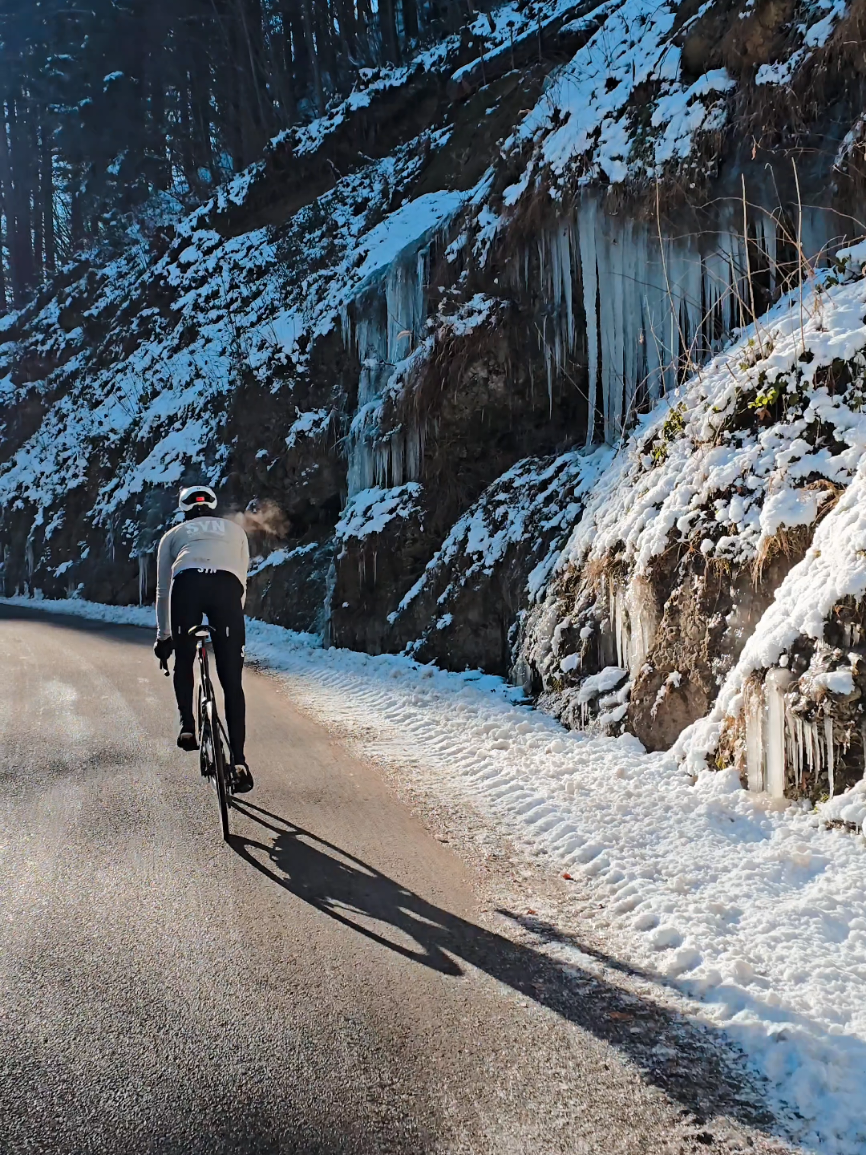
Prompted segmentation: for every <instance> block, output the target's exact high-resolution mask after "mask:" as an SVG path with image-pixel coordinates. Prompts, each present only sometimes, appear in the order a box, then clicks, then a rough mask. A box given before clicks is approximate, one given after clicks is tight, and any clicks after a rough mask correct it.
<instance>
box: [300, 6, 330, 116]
mask: <svg viewBox="0 0 866 1155" xmlns="http://www.w3.org/2000/svg"><path fill="white" fill-rule="evenodd" d="M301 13H302V15H303V20H304V40H305V42H306V45H307V56H308V57H309V60H310V72H311V73H312V76H313V95H314V98H315V103H316V112H318V114H319V116H324V113H325V91H324V89H323V88H322V74H321V72H320V71H319V57H318V53H317V51H316V41H315V38H314V36H313V19H312V16H311V15H310V0H301Z"/></svg>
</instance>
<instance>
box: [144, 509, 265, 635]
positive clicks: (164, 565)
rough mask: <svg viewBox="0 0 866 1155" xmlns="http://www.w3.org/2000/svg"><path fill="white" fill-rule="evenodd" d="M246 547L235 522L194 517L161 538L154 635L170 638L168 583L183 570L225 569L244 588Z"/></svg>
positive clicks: (247, 563)
mask: <svg viewBox="0 0 866 1155" xmlns="http://www.w3.org/2000/svg"><path fill="white" fill-rule="evenodd" d="M249 564H250V547H249V543H248V541H247V535H246V534H245V533H244V531H243V529H242V528H241V527H240V526H239V525H238V523H237V522H236V521H228V520H227V519H226V518H224V517H195V518H193V519H192V520H191V521H185V522H183V523H182V524H181V525H176V526H175V527H174V529H170V530H169V531H168V533H166V534H164V535H163V538H162V540H161V541H160V543H159V553H158V554H157V557H156V636H157V637H158V638H168V637H170V636H171V583H172V582H173V581H174V579H175V578H176V577H177V575H178V574H179V573H181V572H182V571H183V570H185V569H200V570H225V571H226V572H228V573H233V574H234V575H235V577H236V578H237V579H238V581H239V582H240V583H241V585H242V586H243V587H244V597H246V588H247V570H248V569H249Z"/></svg>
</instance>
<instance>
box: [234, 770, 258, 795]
mask: <svg viewBox="0 0 866 1155" xmlns="http://www.w3.org/2000/svg"><path fill="white" fill-rule="evenodd" d="M254 785H255V783H254V782H253V776H252V774H250V768H249V766H247V764H246V762H235V781H234V792H235V794H248V793H249V792H250V790H252V788H253V786H254Z"/></svg>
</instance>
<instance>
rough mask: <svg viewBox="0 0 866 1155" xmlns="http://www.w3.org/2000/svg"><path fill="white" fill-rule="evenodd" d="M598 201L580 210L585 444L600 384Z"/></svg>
mask: <svg viewBox="0 0 866 1155" xmlns="http://www.w3.org/2000/svg"><path fill="white" fill-rule="evenodd" d="M595 215H596V214H595V200H594V199H590V198H587V199H585V200H584V201H582V202H581V205H580V208H579V209H578V218H577V219H578V234H579V237H580V270H581V280H582V282H583V311H584V314H585V315H586V361H587V379H588V389H587V395H588V397H587V416H586V444H587V447H589V446H590V445H592V442H593V440H594V438H595V408H596V388H597V385H598V257H597V254H596V243H595V230H596V220H595Z"/></svg>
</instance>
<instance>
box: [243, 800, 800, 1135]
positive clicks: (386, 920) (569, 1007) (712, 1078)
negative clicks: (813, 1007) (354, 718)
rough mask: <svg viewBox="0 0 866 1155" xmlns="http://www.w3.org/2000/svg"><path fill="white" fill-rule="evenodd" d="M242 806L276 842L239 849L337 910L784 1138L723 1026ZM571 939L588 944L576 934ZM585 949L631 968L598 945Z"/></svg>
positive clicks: (650, 1076)
mask: <svg viewBox="0 0 866 1155" xmlns="http://www.w3.org/2000/svg"><path fill="white" fill-rule="evenodd" d="M234 806H235V807H236V809H237V810H238V812H239V813H241V814H244V815H246V817H247V818H250V819H252V820H253V821H254V822H256V823H258V824H259V825H260V826H261V827H262V828H263V829H265V830H267V831H269V832H270V834H271V835H273V841H272V842H265V841H259V840H257V839H255V838H249V837H245V836H243V835H240V834H237V833H233V834H232V836H231V841H230V844H231V846H232V849H233V850H234V851H235V852H236V853H237V854H238V855H239V856H240V857H241V858H242V859H244V861H246V862H247V863H249V865H250V866H252V867H253V868H254V869H255V870H257V871H258V872H259V873H260V874H262V875H264V876H265V877H266V878H268V879H270V880H271V881H273V882H275V883H276V884H277V885H278V886H280V887H282V888H283V889H285V890H287V891H289V892H290V893H291V894H293V895H295V896H296V897H298V898H300V899H302V900H303V901H304V902H306V903H309V904H310V905H311V906H313V907H315V908H316V909H317V910H320V911H321V912H322V913H323V914H325V915H327V916H328V917H329V918H332V919H334V920H335V921H337V922H339V923H341V924H343V925H344V926H346V927H348V928H350V929H351V930H353V931H354V932H356V933H358V934H360V935H363V936H364V937H365V938H367V939H369V940H371V941H373V942H376V943H378V944H380V945H381V946H382V947H383V948H386V949H388V950H390V951H394V952H395V953H397V954H399V955H402V956H403V957H404V958H407V959H410V960H411V961H413V962H416V963H418V964H419V965H422V966H426V967H430V968H431V969H433V970H435V971H438V972H439V973H441V974H444V975H450V976H454V977H459V976H461V975H463V974H464V973H465V971H464V966H463V965H461V964H466V965H468V966H471V967H474V968H477V969H479V970H481V971H484V972H485V973H486V974H488V975H490V976H491V977H493V978H495V979H497V980H498V981H499V982H501V983H505V984H506V985H507V986H509V987H511V989H512V990H514V991H516V992H518V993H519V994H520V995H522V996H523V997H524V998H526V999H531V1000H532V1001H533V1002H535V1003H537V1004H539V1005H540V1006H543V1007H545V1008H547V1009H549V1010H551V1011H554V1012H555V1013H556V1014H558V1015H560V1016H561V1017H562V1018H564V1019H566V1020H567V1021H568V1022H570V1023H573V1024H575V1025H576V1026H578V1027H579V1028H581V1029H583V1030H585V1031H589V1032H591V1033H592V1034H593V1035H595V1036H596V1037H597V1038H599V1039H601V1040H603V1041H604V1042H606V1043H609V1044H610V1045H612V1046H613V1047H615V1048H616V1049H617V1050H619V1051H620V1052H622V1053H623V1054H624V1055H625V1056H627V1058H628V1059H629V1060H630V1061H631V1062H632V1063H633V1064H635V1066H637V1067H638V1069H639V1070H640V1072H641V1074H642V1076H643V1078H644V1079H645V1080H646V1081H647V1082H648V1083H651V1084H652V1085H654V1086H656V1087H659V1088H660V1089H661V1090H662V1091H664V1093H665V1094H666V1095H668V1096H669V1097H670V1098H672V1099H674V1100H676V1101H677V1102H678V1103H679V1104H680V1105H681V1107H682V1108H684V1109H685V1110H686V1111H687V1112H688V1113H689V1114H690V1115H692V1116H694V1119H695V1122H696V1123H697V1124H698V1125H703V1124H704V1123H706V1122H707V1121H708V1120H710V1119H711V1118H713V1117H714V1116H718V1115H722V1116H727V1117H728V1118H731V1119H736V1120H737V1121H738V1122H740V1123H742V1124H745V1125H746V1126H748V1127H752V1128H758V1129H760V1130H761V1131H763V1132H764V1133H766V1134H768V1135H774V1136H776V1137H780V1134H781V1133H780V1132H779V1131H778V1124H777V1122H776V1120H775V1118H774V1116H773V1114H772V1113H771V1111H769V1110H768V1108H767V1107H766V1106H765V1105H764V1103H763V1093H762V1090H761V1086H760V1080H759V1079H758V1077H757V1076H756V1075H755V1074H754V1073H752V1072H751V1071H750V1070H748V1068H747V1066H746V1062H745V1060H744V1058H743V1057H742V1056H741V1055H740V1054H739V1052H738V1051H737V1050H736V1048H735V1047H734V1046H733V1045H732V1044H731V1043H730V1041H729V1040H728V1039H727V1038H726V1037H725V1036H724V1035H723V1034H722V1033H721V1032H716V1031H713V1030H712V1029H711V1028H707V1027H705V1026H700V1025H698V1024H696V1023H693V1022H691V1021H690V1020H689V1019H688V1018H686V1017H685V1016H682V1015H679V1014H677V1013H676V1012H675V1011H673V1010H671V1009H669V1008H667V1007H664V1006H662V1005H660V1004H658V1003H655V1002H653V1001H652V1000H651V999H648V998H646V997H644V996H639V995H637V994H636V993H635V992H634V991H631V990H630V991H629V992H628V993H627V994H624V992H623V991H622V990H621V989H620V988H619V987H617V986H615V985H614V984H612V983H609V982H607V981H606V980H605V979H603V978H601V977H599V976H598V975H597V974H595V973H593V972H591V971H589V970H581V969H580V968H579V967H575V966H572V965H569V966H568V967H567V968H565V967H563V966H560V965H558V964H557V963H556V962H555V961H554V960H553V959H551V958H550V957H549V956H548V955H546V954H544V953H543V952H541V951H539V950H536V949H534V948H533V947H532V946H528V945H524V944H521V943H517V942H514V941H512V940H511V939H509V938H506V937H505V936H503V935H500V934H497V933H496V932H495V931H491V930H487V929H485V928H484V927H480V926H477V925H476V924H474V923H472V922H469V921H468V920H466V919H464V918H462V917H460V916H459V915H455V914H452V913H451V912H449V911H447V910H444V909H442V908H441V907H438V906H436V905H435V904H433V903H431V902H428V901H427V900H426V899H424V898H422V897H421V896H420V895H418V894H416V893H414V892H413V891H412V890H410V889H408V888H407V887H405V886H402V885H401V884H400V883H399V882H397V881H395V880H394V879H392V878H389V877H388V876H387V875H384V874H382V873H381V872H380V871H378V870H376V868H375V867H372V866H370V865H369V864H368V863H365V862H363V861H361V860H360V859H358V858H356V857H355V856H354V855H352V854H350V853H348V852H346V851H345V850H343V849H341V848H340V847H339V846H335V845H334V844H333V843H330V842H328V841H327V840H326V839H323V838H319V837H318V836H317V835H315V834H313V833H311V832H310V831H308V830H304V829H303V828H302V827H300V826H297V825H296V824H295V823H292V822H289V821H287V820H286V819H284V818H282V817H280V816H279V815H277V814H273V813H271V812H270V811H267V810H264V809H263V808H262V807H259V806H256V805H254V804H253V803H251V802H248V801H246V800H245V799H244V800H240V799H237V798H235V800H234ZM259 856H261V857H259ZM502 913H504V914H506V913H507V912H502ZM514 921H515V923H516V922H517V921H518V920H517V919H516V918H515V919H514ZM384 928H386V933H383V929H384ZM391 935H394V936H395V937H390V936H391ZM395 938H399V940H401V941H395ZM573 945H575V946H578V945H579V944H578V942H577V940H574V941H573ZM579 949H581V950H583V952H584V953H585V954H587V955H589V954H592V956H593V957H594V958H596V959H599V960H601V961H604V962H605V963H609V965H611V966H612V967H618V968H619V969H624V968H623V967H622V964H621V963H618V962H617V960H615V959H612V958H607V956H604V955H603V954H601V952H599V951H597V950H594V949H591V948H589V947H579ZM625 969H629V968H625ZM672 1056H673V1057H674V1060H675V1061H672Z"/></svg>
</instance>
